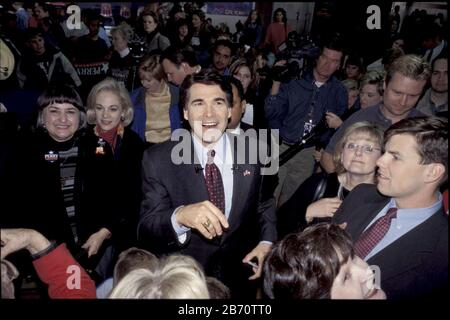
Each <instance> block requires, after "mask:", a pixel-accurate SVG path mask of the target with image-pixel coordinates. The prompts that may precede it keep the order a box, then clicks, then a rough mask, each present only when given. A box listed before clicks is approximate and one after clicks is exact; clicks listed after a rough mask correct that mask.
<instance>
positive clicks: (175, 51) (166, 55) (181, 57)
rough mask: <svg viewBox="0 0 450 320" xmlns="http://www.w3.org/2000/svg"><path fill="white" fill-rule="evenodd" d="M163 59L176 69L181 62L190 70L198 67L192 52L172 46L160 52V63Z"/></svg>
mask: <svg viewBox="0 0 450 320" xmlns="http://www.w3.org/2000/svg"><path fill="white" fill-rule="evenodd" d="M164 59H167V60H169V61H170V62H172V63H173V64H174V65H176V66H177V68H179V67H180V65H181V64H182V63H183V62H184V63H187V64H188V65H189V66H190V67H191V68H192V67H195V66H197V65H198V60H197V58H196V56H195V53H194V51H192V50H188V49H179V48H176V47H174V46H170V47H168V48H167V49H166V50H164V51H163V52H162V54H161V62H162V61H164Z"/></svg>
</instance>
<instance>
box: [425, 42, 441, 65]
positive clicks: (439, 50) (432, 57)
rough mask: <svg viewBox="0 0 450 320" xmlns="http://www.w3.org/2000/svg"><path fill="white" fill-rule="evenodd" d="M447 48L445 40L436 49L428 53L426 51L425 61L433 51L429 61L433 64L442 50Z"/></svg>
mask: <svg viewBox="0 0 450 320" xmlns="http://www.w3.org/2000/svg"><path fill="white" fill-rule="evenodd" d="M446 46H447V43H446V42H445V40H442V41H441V43H440V44H438V45H437V46H436V47H434V48H433V49H428V50H427V51H425V54H424V55H423V56H424V58H425V59H427V58H428V55H429V54H430V51H433V52H432V53H431V57H430V59H429V60H428V61H429V62H430V63H431V62H433V60H434V59H436V58H437V56H438V55H439V54H440V53H441V52H442V50H444V48H445V47H446Z"/></svg>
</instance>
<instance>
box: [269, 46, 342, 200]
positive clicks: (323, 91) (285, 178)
mask: <svg viewBox="0 0 450 320" xmlns="http://www.w3.org/2000/svg"><path fill="white" fill-rule="evenodd" d="M342 57H343V49H342V47H341V43H340V40H339V39H338V38H333V39H331V40H330V41H329V42H328V43H326V44H324V46H323V48H322V52H321V54H320V56H319V57H318V58H317V61H316V66H315V67H314V69H313V70H312V72H305V74H304V76H303V77H302V78H301V79H299V80H292V81H290V82H288V83H284V84H281V82H280V81H273V85H272V89H271V91H270V94H269V95H268V96H267V98H266V102H265V111H266V118H267V121H268V122H269V126H270V128H271V129H279V130H280V137H281V140H282V141H281V145H280V153H283V152H284V151H286V150H287V149H288V148H289V147H290V146H291V145H293V144H295V143H297V142H300V141H301V140H302V137H303V136H304V135H306V134H308V133H309V132H310V131H311V130H312V129H313V128H314V126H315V125H316V124H317V123H318V122H319V121H320V119H321V118H322V117H323V115H324V114H325V112H327V111H331V112H333V113H335V114H337V115H341V114H342V113H343V112H344V111H345V110H346V109H347V100H348V98H347V90H346V89H345V87H344V86H343V85H342V84H341V82H340V81H339V80H337V78H336V77H334V76H333V74H334V72H335V71H336V70H337V69H338V68H339V66H340V63H341V59H342ZM284 64H286V61H285V60H281V61H278V62H276V63H275V65H284ZM313 152H314V146H313V145H305V148H304V149H303V150H302V151H300V152H299V153H297V154H296V155H295V156H294V157H293V158H292V159H290V160H289V161H288V162H287V163H286V164H284V165H283V166H281V167H280V171H279V174H278V176H279V184H278V187H277V189H276V190H275V196H276V197H277V198H278V206H280V205H281V204H283V203H284V202H286V201H287V200H288V199H289V198H290V197H291V196H292V194H293V193H294V192H295V190H297V188H298V186H299V185H301V183H302V182H303V181H304V180H305V179H306V178H308V177H309V176H310V175H311V174H312V173H313V166H314V158H313Z"/></svg>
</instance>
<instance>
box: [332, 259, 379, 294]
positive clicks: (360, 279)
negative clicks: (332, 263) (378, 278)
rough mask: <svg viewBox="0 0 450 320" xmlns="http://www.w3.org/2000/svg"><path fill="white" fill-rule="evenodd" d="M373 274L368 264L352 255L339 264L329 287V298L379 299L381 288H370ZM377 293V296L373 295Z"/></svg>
mask: <svg viewBox="0 0 450 320" xmlns="http://www.w3.org/2000/svg"><path fill="white" fill-rule="evenodd" d="M373 277H374V274H373V272H372V270H371V269H370V268H369V265H368V264H367V263H366V262H365V261H364V260H362V259H361V258H359V257H358V256H354V257H353V258H349V259H348V260H347V262H345V263H344V264H342V265H341V268H340V270H339V273H338V275H337V276H336V278H335V279H334V281H333V285H332V287H331V299H374V298H375V299H377V298H378V299H380V298H383V297H384V298H385V296H384V293H383V291H382V290H376V289H372V287H373V283H372V282H373ZM375 295H377V296H378V297H374V296H375Z"/></svg>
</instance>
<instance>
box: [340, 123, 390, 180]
mask: <svg viewBox="0 0 450 320" xmlns="http://www.w3.org/2000/svg"><path fill="white" fill-rule="evenodd" d="M369 150H372V151H369ZM380 156H381V146H380V145H379V144H378V143H377V142H375V139H373V138H371V137H370V136H369V134H368V133H363V132H355V133H352V134H351V135H349V136H348V138H347V141H346V143H345V146H344V147H343V148H342V155H341V159H342V165H343V166H344V168H345V170H346V171H347V172H348V173H350V174H353V175H362V176H369V175H372V176H374V175H375V168H376V161H377V160H378V158H379V157H380Z"/></svg>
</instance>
